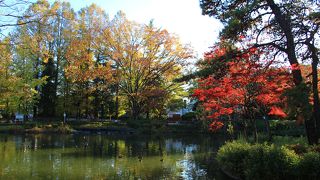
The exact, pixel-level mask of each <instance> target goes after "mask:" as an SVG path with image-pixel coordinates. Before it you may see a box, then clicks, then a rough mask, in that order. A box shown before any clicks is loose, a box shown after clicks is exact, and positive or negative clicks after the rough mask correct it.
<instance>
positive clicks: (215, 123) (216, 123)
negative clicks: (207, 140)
mask: <svg viewBox="0 0 320 180" xmlns="http://www.w3.org/2000/svg"><path fill="white" fill-rule="evenodd" d="M222 127H223V123H222V122H220V121H213V122H212V123H211V124H210V125H209V130H210V131H213V132H215V131H217V130H219V129H221V128H222Z"/></svg>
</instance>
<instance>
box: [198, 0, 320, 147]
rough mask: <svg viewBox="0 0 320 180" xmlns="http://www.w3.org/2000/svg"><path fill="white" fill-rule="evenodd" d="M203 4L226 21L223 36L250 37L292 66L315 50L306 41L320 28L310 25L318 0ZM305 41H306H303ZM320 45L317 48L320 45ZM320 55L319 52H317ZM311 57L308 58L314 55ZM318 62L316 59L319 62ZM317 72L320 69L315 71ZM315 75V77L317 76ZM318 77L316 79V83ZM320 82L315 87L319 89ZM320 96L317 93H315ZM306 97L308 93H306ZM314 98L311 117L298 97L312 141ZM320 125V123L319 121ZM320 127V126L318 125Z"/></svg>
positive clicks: (298, 79)
mask: <svg viewBox="0 0 320 180" xmlns="http://www.w3.org/2000/svg"><path fill="white" fill-rule="evenodd" d="M200 5H201V8H202V10H203V11H202V12H203V14H206V15H209V16H213V17H215V18H217V19H219V20H221V22H222V23H223V24H224V26H225V27H224V29H223V30H222V32H221V37H222V38H224V39H225V40H230V41H232V42H239V41H242V40H243V39H242V38H239V37H241V36H245V37H248V39H246V40H247V41H250V42H251V43H252V44H253V45H252V46H254V47H257V48H260V49H264V50H265V51H266V52H268V53H269V55H268V56H269V57H270V59H273V58H272V57H279V56H282V57H284V58H285V59H286V60H288V62H289V63H290V64H291V65H292V66H298V65H299V63H301V60H303V59H304V57H303V55H302V54H305V53H306V52H312V49H314V47H312V46H309V45H306V44H308V43H306V41H307V42H310V43H313V45H315V44H314V42H315V41H314V40H315V38H316V36H314V33H315V32H317V31H318V28H317V27H316V26H317V25H316V24H315V23H312V24H311V26H312V28H309V29H308V28H306V26H309V25H307V24H308V23H309V22H310V20H309V17H310V15H311V14H313V13H314V12H316V11H317V7H318V5H317V4H316V2H315V1H307V0H303V1H289V0H285V1H274V0H263V1H256V0H250V1H242V0H239V1H228V0H213V1H212V0H201V1H200ZM303 44H304V45H303ZM316 49H317V48H316ZM313 54H314V56H313V57H316V56H315V55H316V54H315V53H313ZM311 58H312V57H309V58H308V59H311ZM315 63H316V62H315ZM313 74H314V76H315V77H316V75H317V73H316V71H314V73H313ZM292 76H293V79H294V82H295V84H296V86H297V88H296V89H297V90H303V91H301V92H300V93H302V94H307V93H308V90H307V88H302V86H305V84H304V82H303V78H302V75H301V70H300V69H299V68H294V69H292ZM315 77H314V78H315ZM316 82H317V81H314V83H316ZM316 87H317V86H316V85H315V86H314V87H313V88H314V89H313V90H314V91H315V92H316V91H317V90H316ZM314 94H315V96H317V93H314ZM302 97H308V96H307V95H306V96H305V95H303V96H302ZM317 99H319V98H317V97H316V98H314V105H313V117H312V118H309V117H310V116H309V114H310V112H309V110H308V108H307V107H308V106H309V104H308V103H309V102H308V99H304V100H302V101H299V102H298V101H296V102H298V104H297V105H296V106H297V107H298V111H301V113H303V114H304V116H305V120H306V123H305V124H306V130H307V134H308V140H309V143H310V144H313V143H317V142H318V137H317V134H316V131H315V130H316V128H318V127H317V125H316V122H319V123H317V124H320V116H319V113H318V112H319V105H318V104H319V102H316V101H318V100H317ZM318 126H319V125H318ZM318 129H319V128H318Z"/></svg>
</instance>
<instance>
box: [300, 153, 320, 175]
mask: <svg viewBox="0 0 320 180" xmlns="http://www.w3.org/2000/svg"><path fill="white" fill-rule="evenodd" d="M298 168H299V176H300V178H301V179H319V178H320V153H317V152H308V153H306V154H304V156H303V158H302V159H301V161H300V163H299V167H298Z"/></svg>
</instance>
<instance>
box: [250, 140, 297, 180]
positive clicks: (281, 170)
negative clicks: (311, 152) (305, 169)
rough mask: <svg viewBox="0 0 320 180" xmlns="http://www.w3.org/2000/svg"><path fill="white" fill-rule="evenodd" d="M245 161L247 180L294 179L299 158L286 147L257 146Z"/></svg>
mask: <svg viewBox="0 0 320 180" xmlns="http://www.w3.org/2000/svg"><path fill="white" fill-rule="evenodd" d="M244 161H245V163H244V166H245V171H244V174H245V177H246V178H247V179H292V177H293V176H294V172H295V171H294V170H295V168H296V166H297V164H298V162H299V156H298V155H297V154H295V153H294V151H292V150H289V149H287V148H285V147H281V148H276V147H275V146H273V145H271V146H269V145H266V144H257V145H253V146H252V148H251V149H250V152H249V154H248V155H247V156H246V158H245V159H244Z"/></svg>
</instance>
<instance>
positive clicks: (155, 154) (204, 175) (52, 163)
mask: <svg viewBox="0 0 320 180" xmlns="http://www.w3.org/2000/svg"><path fill="white" fill-rule="evenodd" d="M223 142H224V138H223V137H221V136H194V135H188V136H168V137H149V136H123V135H122V136H120V135H83V134H74V135H45V134H39V135H4V134H1V135H0V179H217V178H218V179H221V176H222V175H221V174H220V172H219V170H218V167H217V165H216V163H215V161H214V156H215V153H216V152H217V150H218V148H219V147H220V146H221V145H222V144H223Z"/></svg>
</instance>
